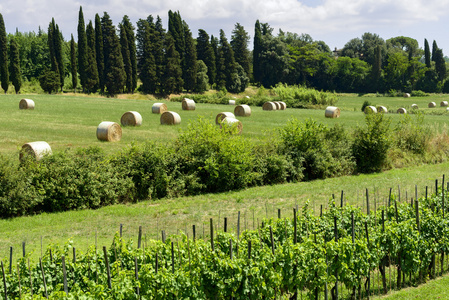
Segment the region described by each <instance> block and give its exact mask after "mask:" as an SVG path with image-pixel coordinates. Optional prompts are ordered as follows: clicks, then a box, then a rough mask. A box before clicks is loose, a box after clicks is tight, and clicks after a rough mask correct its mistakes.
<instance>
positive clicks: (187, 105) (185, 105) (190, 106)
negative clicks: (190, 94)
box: [182, 98, 195, 110]
mask: <svg viewBox="0 0 449 300" xmlns="http://www.w3.org/2000/svg"><path fill="white" fill-rule="evenodd" d="M182 110H195V101H193V100H192V99H187V98H184V100H182Z"/></svg>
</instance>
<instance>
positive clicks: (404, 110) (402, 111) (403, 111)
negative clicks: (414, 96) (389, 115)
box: [397, 107, 407, 114]
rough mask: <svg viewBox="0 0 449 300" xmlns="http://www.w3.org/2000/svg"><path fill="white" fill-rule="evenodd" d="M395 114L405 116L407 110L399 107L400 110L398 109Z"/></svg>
mask: <svg viewBox="0 0 449 300" xmlns="http://www.w3.org/2000/svg"><path fill="white" fill-rule="evenodd" d="M397 113H398V114H406V113H407V110H406V109H405V108H403V107H401V108H398V110H397Z"/></svg>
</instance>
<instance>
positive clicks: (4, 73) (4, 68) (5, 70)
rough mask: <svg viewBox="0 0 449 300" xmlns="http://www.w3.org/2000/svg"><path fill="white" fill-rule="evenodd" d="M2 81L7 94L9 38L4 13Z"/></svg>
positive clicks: (0, 24) (0, 31) (1, 26)
mask: <svg viewBox="0 0 449 300" xmlns="http://www.w3.org/2000/svg"><path fill="white" fill-rule="evenodd" d="M0 81H1V86H2V89H3V90H4V91H5V94H6V92H7V91H8V86H9V72H8V40H7V39H6V28H5V22H4V21H3V16H2V14H0Z"/></svg>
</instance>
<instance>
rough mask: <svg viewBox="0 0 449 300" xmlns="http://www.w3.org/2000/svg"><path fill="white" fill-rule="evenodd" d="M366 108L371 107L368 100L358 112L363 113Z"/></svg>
mask: <svg viewBox="0 0 449 300" xmlns="http://www.w3.org/2000/svg"><path fill="white" fill-rule="evenodd" d="M367 106H371V102H370V101H369V100H365V101H363V104H362V108H361V109H360V110H361V111H362V112H364V111H365V108H366V107H367Z"/></svg>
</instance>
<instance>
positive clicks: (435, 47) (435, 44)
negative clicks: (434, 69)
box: [432, 40, 438, 61]
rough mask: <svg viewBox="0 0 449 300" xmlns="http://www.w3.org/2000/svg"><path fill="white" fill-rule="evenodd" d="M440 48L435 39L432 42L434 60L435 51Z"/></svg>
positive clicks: (433, 58) (433, 57)
mask: <svg viewBox="0 0 449 300" xmlns="http://www.w3.org/2000/svg"><path fill="white" fill-rule="evenodd" d="M437 50H438V45H437V42H436V41H435V40H433V43H432V61H435V57H436V56H435V52H436V51H437Z"/></svg>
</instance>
